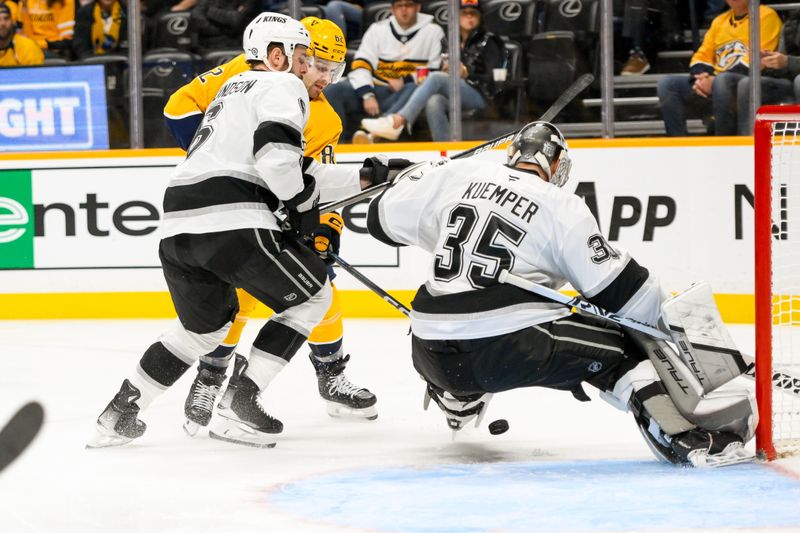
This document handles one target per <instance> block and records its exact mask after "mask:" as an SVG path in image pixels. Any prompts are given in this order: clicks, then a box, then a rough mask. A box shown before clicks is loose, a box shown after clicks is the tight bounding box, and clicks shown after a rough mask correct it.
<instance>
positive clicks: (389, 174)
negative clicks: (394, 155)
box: [359, 156, 414, 186]
mask: <svg viewBox="0 0 800 533" xmlns="http://www.w3.org/2000/svg"><path fill="white" fill-rule="evenodd" d="M413 164H414V163H413V162H412V161H409V160H408V159H387V158H386V156H375V157H368V158H367V159H365V160H364V166H363V167H361V170H360V171H359V177H360V178H361V179H362V180H366V181H368V182H369V184H370V186H375V185H379V184H381V183H384V182H386V181H392V180H394V178H395V176H397V174H399V173H400V171H401V170H403V169H404V168H406V167H410V166H411V165H413Z"/></svg>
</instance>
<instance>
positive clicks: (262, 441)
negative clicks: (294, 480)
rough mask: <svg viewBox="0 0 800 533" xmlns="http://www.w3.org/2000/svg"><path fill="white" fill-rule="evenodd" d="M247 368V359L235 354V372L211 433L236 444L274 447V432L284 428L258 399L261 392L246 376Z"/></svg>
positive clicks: (216, 437) (219, 406)
mask: <svg viewBox="0 0 800 533" xmlns="http://www.w3.org/2000/svg"><path fill="white" fill-rule="evenodd" d="M246 369H247V360H246V359H245V358H244V356H242V355H239V354H236V361H235V364H234V368H233V375H232V376H231V379H230V381H229V382H228V388H227V389H226V390H225V394H224V395H223V396H222V399H221V400H220V402H219V405H218V406H217V416H216V417H215V419H214V422H213V423H212V424H211V429H210V430H209V432H208V435H209V436H210V437H211V438H214V439H218V440H224V441H226V442H233V443H235V444H243V445H245V446H253V447H255V448H272V447H274V446H275V444H276V440H275V437H274V435H275V434H276V433H280V432H282V431H283V423H281V421H280V420H278V419H276V418H273V417H271V416H270V415H269V414H267V412H266V411H265V410H264V407H263V406H262V405H261V400H260V399H259V396H260V394H261V391H260V390H259V389H258V386H257V385H256V384H255V383H254V382H253V380H252V379H250V378H249V377H247V376H245V375H244V371H245V370H246Z"/></svg>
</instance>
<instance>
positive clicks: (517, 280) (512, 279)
mask: <svg viewBox="0 0 800 533" xmlns="http://www.w3.org/2000/svg"><path fill="white" fill-rule="evenodd" d="M328 255H329V256H330V257H331V259H333V260H334V261H335V262H336V264H338V265H339V266H340V267H342V268H343V269H344V270H345V271H346V272H347V273H349V274H350V275H351V276H353V277H354V278H356V279H357V280H358V281H360V282H361V283H363V284H364V285H365V286H366V287H367V288H368V289H370V290H371V291H372V292H374V293H375V294H377V295H378V296H380V297H381V299H382V300H383V301H385V302H386V303H388V304H389V305H391V306H392V307H394V308H395V309H397V310H398V311H400V312H401V313H403V314H404V315H405V316H409V315H410V314H411V310H410V309H409V308H408V307H406V306H405V305H403V304H402V303H400V302H399V301H398V300H397V299H396V298H395V297H393V296H392V295H391V294H389V293H388V292H386V291H385V290H383V289H382V288H381V287H380V286H379V285H378V284H377V283H375V282H374V281H372V280H371V279H369V278H368V277H366V276H365V275H364V274H362V273H361V272H359V270H358V269H356V268H355V267H354V266H352V265H351V264H350V263H348V262H347V261H345V260H344V259H342V258H341V257H339V256H338V255H337V254H335V253H333V252H328ZM499 281H500V282H501V283H508V284H511V285H514V286H516V287H519V288H520V289H524V290H527V291H530V292H533V293H536V294H538V295H539V296H543V297H545V298H548V299H550V300H553V301H554V302H557V303H560V304H563V305H565V306H567V307H574V308H576V309H578V310H579V311H581V312H584V313H587V314H590V315H594V316H597V317H600V318H603V319H606V320H609V321H611V322H616V323H617V324H619V325H621V326H624V327H627V328H631V329H634V330H636V331H640V332H642V333H644V334H646V335H650V336H651V337H654V338H656V339H661V340H665V341H669V342H672V337H670V336H669V335H668V334H666V333H664V332H663V331H661V330H660V329H658V328H656V327H655V326H653V325H650V324H645V323H644V322H639V321H638V320H633V319H631V318H627V317H624V316H621V315H617V314H615V313H612V312H610V311H606V310H605V309H603V308H602V307H598V306H596V305H594V304H592V303H590V302H588V301H586V300H584V299H583V298H581V297H580V296H574V297H572V298H570V297H569V296H567V295H565V294H561V293H560V292H558V291H556V290H553V289H550V288H548V287H545V286H544V285H539V284H538V283H534V282H532V281H528V280H526V279H524V278H521V277H519V276H517V275H515V274H511V273H510V272H508V271H507V270H504V271H502V272H501V273H500V276H499ZM742 357H743V358H744V360H745V363H746V364H747V370H745V372H744V373H743V374H742V375H743V376H746V377H748V378H750V379H755V375H756V373H755V361H753V359H752V357H749V356H747V355H745V354H742ZM772 386H773V387H774V388H776V389H778V390H782V391H786V392H789V393H791V394H794V395H795V396H800V378H796V377H794V376H792V375H789V374H785V373H783V372H773V373H772Z"/></svg>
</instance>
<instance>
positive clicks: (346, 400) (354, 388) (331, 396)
mask: <svg viewBox="0 0 800 533" xmlns="http://www.w3.org/2000/svg"><path fill="white" fill-rule="evenodd" d="M310 358H311V362H312V363H313V364H314V368H315V369H316V371H317V383H318V385H319V395H320V396H321V397H322V399H323V400H325V402H326V403H327V407H328V414H329V415H330V416H334V417H353V418H366V419H367V420H375V419H376V418H378V410H377V409H376V407H375V404H376V403H377V401H378V399H377V398H376V397H375V395H374V394H372V393H371V392H370V391H369V390H368V389H365V388H364V387H359V386H358V385H355V384H353V383H352V382H351V381H350V380H349V379H347V376H346V375H345V374H344V369H345V366H347V362H348V361H349V360H350V355H346V356H344V357H341V358H339V359H337V360H335V361H331V362H322V361H320V360H319V359H317V357H316V356H315V355H314V354H313V353H312V354H311V355H310Z"/></svg>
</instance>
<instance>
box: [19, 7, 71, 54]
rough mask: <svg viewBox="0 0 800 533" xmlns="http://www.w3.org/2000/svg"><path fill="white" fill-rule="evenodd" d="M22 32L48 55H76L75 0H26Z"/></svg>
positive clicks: (23, 9) (22, 14)
mask: <svg viewBox="0 0 800 533" xmlns="http://www.w3.org/2000/svg"><path fill="white" fill-rule="evenodd" d="M21 8H22V9H21V10H20V11H21V17H22V33H24V34H25V35H26V36H27V37H30V38H31V39H33V40H34V41H36V44H38V45H39V47H40V48H41V49H42V50H44V53H45V57H55V56H61V57H65V58H67V59H69V58H71V55H72V36H73V33H74V30H75V0H22V4H21Z"/></svg>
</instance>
